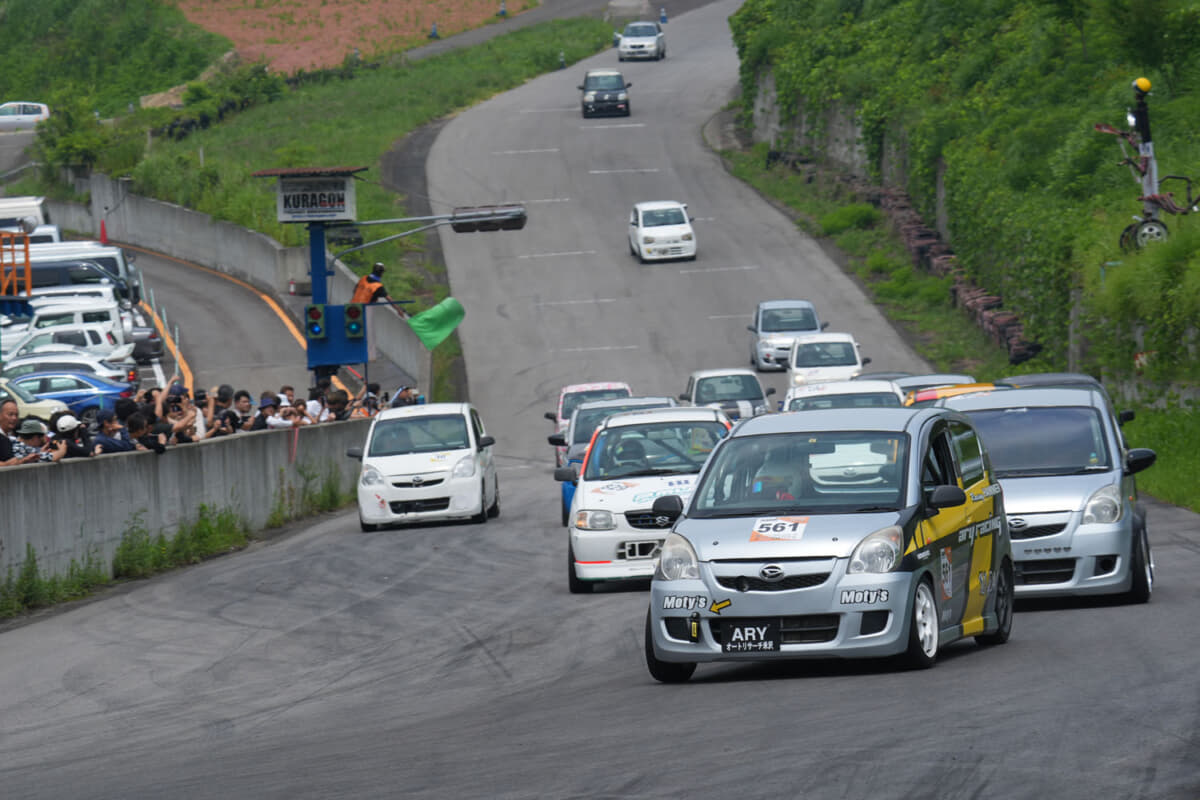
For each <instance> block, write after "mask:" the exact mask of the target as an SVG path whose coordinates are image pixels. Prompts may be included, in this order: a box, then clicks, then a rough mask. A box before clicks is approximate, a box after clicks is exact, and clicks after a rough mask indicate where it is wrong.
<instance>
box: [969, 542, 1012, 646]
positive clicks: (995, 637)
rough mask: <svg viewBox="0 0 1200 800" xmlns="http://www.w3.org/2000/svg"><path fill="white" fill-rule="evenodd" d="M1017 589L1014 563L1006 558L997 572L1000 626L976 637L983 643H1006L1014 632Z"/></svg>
mask: <svg viewBox="0 0 1200 800" xmlns="http://www.w3.org/2000/svg"><path fill="white" fill-rule="evenodd" d="M1015 591H1016V589H1015V587H1014V585H1013V568H1012V564H1011V563H1010V562H1009V561H1007V560H1005V562H1004V564H1003V565H1001V567H1000V569H999V571H997V572H996V622H997V623H998V626H997V628H996V630H995V631H993V632H992V633H983V634H980V635H979V636H976V637H975V641H976V642H978V643H979V644H982V645H993V644H1004V643H1005V642H1007V641H1008V637H1009V635H1010V634H1012V620H1013V598H1014V593H1015Z"/></svg>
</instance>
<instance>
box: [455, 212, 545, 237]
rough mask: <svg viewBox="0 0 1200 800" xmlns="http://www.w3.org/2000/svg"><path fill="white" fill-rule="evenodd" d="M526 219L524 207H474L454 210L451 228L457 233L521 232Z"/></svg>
mask: <svg viewBox="0 0 1200 800" xmlns="http://www.w3.org/2000/svg"><path fill="white" fill-rule="evenodd" d="M526 219H527V216H526V214H525V207H524V206H520V205H509V206H474V207H470V208H456V209H454V214H453V215H451V217H450V227H451V228H453V229H454V232H455V233H475V232H476V231H480V232H488V231H519V230H521V229H522V228H524V227H525V221H526Z"/></svg>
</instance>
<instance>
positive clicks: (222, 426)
mask: <svg viewBox="0 0 1200 800" xmlns="http://www.w3.org/2000/svg"><path fill="white" fill-rule="evenodd" d="M236 419H238V417H237V412H236V411H234V410H233V387H232V386H230V385H229V384H228V383H222V384H221V385H220V386H214V387H213V388H212V389H209V391H208V407H207V408H206V409H205V410H204V427H205V432H204V438H205V439H209V438H211V437H213V436H225V435H226V434H230V433H233V432H234V430H236V427H235V425H234V422H233V421H234V420H236Z"/></svg>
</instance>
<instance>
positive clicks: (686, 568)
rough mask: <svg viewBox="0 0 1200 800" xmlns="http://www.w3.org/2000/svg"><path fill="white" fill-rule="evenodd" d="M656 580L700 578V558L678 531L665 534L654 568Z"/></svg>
mask: <svg viewBox="0 0 1200 800" xmlns="http://www.w3.org/2000/svg"><path fill="white" fill-rule="evenodd" d="M654 579H655V580H656V581H682V580H699V579H700V560H699V559H697V558H696V551H695V550H694V549H692V545H691V543H690V542H689V541H688V540H687V539H685V538H683V537H682V536H680V535H679V534H678V533H671V534H667V538H666V541H664V542H663V545H662V550H661V551H660V553H659V556H658V566H657V567H656V568H655V569H654Z"/></svg>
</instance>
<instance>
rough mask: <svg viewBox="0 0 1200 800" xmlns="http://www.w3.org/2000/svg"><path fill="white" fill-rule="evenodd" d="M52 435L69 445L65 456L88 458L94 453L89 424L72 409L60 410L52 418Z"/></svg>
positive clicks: (57, 440) (55, 439)
mask: <svg viewBox="0 0 1200 800" xmlns="http://www.w3.org/2000/svg"><path fill="white" fill-rule="evenodd" d="M50 435H51V436H52V437H53V438H54V441H56V442H64V443H66V445H67V454H66V455H65V456H63V458H87V457H89V456H90V455H91V454H92V437H91V436H90V435H88V429H87V425H84V424H83V423H82V422H80V421H79V418H78V417H76V416H75V415H74V414H72V413H71V412H70V411H60V412H58V413H57V414H55V415H54V416H52V417H51V418H50Z"/></svg>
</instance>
